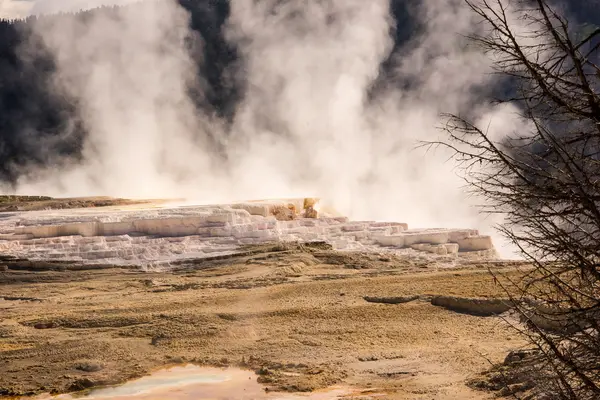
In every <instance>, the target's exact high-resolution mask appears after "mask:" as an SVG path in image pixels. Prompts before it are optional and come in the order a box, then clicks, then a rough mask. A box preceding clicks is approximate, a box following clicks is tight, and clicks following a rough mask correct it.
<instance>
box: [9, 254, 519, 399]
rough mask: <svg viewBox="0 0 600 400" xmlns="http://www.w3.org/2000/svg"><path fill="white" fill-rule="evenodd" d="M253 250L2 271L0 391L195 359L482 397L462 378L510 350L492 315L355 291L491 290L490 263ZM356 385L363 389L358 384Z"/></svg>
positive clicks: (273, 378)
mask: <svg viewBox="0 0 600 400" xmlns="http://www.w3.org/2000/svg"><path fill="white" fill-rule="evenodd" d="M490 266H491V267H492V268H502V269H506V270H507V271H510V270H511V268H514V267H515V264H514V263H491V264H490V263H484V262H479V263H478V262H474V261H463V262H460V263H458V264H457V265H455V266H454V267H453V268H449V267H448V266H444V265H436V264H435V263H431V262H430V261H426V260H425V259H423V260H418V259H413V260H406V259H404V260H403V259H399V258H395V257H393V256H378V255H373V254H371V255H368V254H365V255H352V254H347V253H337V252H335V251H332V250H329V249H328V248H327V246H324V245H323V246H311V247H305V246H298V245H285V246H282V245H265V246H262V247H253V248H250V249H249V251H248V252H245V253H243V254H241V255H238V256H231V257H226V258H222V259H218V260H208V261H206V260H205V261H201V260H197V261H193V262H190V263H187V264H185V265H180V266H178V267H177V268H178V269H177V270H176V271H173V272H156V271H155V272H142V271H138V270H134V269H121V268H108V267H106V266H104V267H102V268H99V269H93V270H76V269H75V267H71V266H68V265H67V266H61V267H58V268H57V267H53V266H45V267H42V268H37V270H36V271H33V270H30V269H28V268H21V269H18V266H17V265H8V267H5V268H0V394H4V395H17V396H18V395H24V394H35V393H42V392H55V393H56V392H65V391H73V390H78V389H83V388H86V387H90V386H98V385H105V384H110V383H117V382H123V381H125V380H127V379H131V378H134V377H139V376H143V375H145V374H148V373H149V372H151V371H153V370H156V369H158V368H160V367H164V366H166V365H172V364H178V363H184V362H194V363H198V364H207V365H241V366H246V367H248V368H251V369H254V370H257V371H258V370H261V369H262V370H261V371H260V372H261V375H259V379H260V381H261V382H262V383H264V384H265V385H266V386H268V387H270V388H272V389H275V390H287V391H308V390H314V389H319V388H324V387H327V386H330V385H332V384H337V383H343V384H349V385H354V386H357V387H361V388H364V389H365V390H367V391H368V389H371V390H373V391H375V392H377V393H382V394H384V397H383V398H389V399H421V398H422V399H434V398H435V399H485V398H491V397H492V396H491V395H490V394H488V393H485V392H478V391H473V390H471V389H469V388H468V387H467V386H466V385H465V380H466V379H467V378H469V377H470V376H474V375H475V374H478V373H480V372H482V371H484V370H486V369H488V368H489V366H490V364H489V362H490V361H492V362H497V361H501V360H502V359H503V358H504V356H505V355H506V353H507V352H508V351H509V350H511V349H514V348H518V347H520V345H521V342H520V341H519V340H518V339H516V337H515V335H514V333H513V332H511V331H510V330H509V329H508V328H507V327H506V325H505V323H504V322H503V321H502V319H500V318H499V317H480V316H474V315H469V314H465V313H459V312H456V311H452V310H447V309H444V308H442V307H437V306H433V305H432V304H431V302H430V301H428V300H426V299H424V298H421V299H417V300H414V301H410V302H406V303H402V304H382V303H377V302H367V301H365V299H364V297H365V296H372V297H381V298H386V297H398V296H412V295H450V296H459V297H488V298H493V297H501V296H502V292H501V289H500V287H498V286H497V285H496V284H495V283H494V280H493V279H492V278H491V276H490V275H489V274H488V272H487V268H488V267H490ZM365 394H367V392H365Z"/></svg>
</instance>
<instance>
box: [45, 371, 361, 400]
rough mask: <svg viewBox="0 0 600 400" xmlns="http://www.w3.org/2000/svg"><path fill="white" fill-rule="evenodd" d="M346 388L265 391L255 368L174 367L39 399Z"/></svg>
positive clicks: (214, 399) (196, 396) (294, 398)
mask: <svg viewBox="0 0 600 400" xmlns="http://www.w3.org/2000/svg"><path fill="white" fill-rule="evenodd" d="M349 393H350V391H349V390H347V389H344V388H332V389H330V390H327V391H323V392H316V393H310V394H287V393H269V392H265V390H264V386H262V385H260V384H259V383H257V382H256V375H255V374H254V372H252V371H246V370H242V369H237V368H227V369H220V368H206V367H198V366H195V365H187V366H182V367H173V368H169V369H165V370H161V371H158V372H156V373H154V374H152V375H149V376H146V377H144V378H140V379H137V380H134V381H130V382H127V383H125V384H123V385H120V386H114V387H107V388H100V389H94V390H92V391H90V392H88V393H87V394H81V395H68V394H66V395H60V396H55V397H51V396H39V397H36V399H38V400H42V399H52V400H72V399H81V400H96V399H98V400H100V399H112V400H126V399H132V400H133V399H135V400H164V399H172V400H209V399H210V400H226V399H227V400H233V399H235V400H250V399H252V400H255V399H256V400H262V399H265V400H267V399H268V400H306V399H311V400H329V399H337V398H338V397H339V396H343V395H347V394H349Z"/></svg>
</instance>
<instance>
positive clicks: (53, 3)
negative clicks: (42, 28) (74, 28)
mask: <svg viewBox="0 0 600 400" xmlns="http://www.w3.org/2000/svg"><path fill="white" fill-rule="evenodd" d="M132 1H134V0H0V18H6V19H13V18H22V17H26V16H28V15H31V14H46V13H55V12H59V11H79V10H82V9H87V8H94V7H98V6H101V5H106V4H125V3H131V2H132Z"/></svg>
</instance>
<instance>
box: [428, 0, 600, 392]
mask: <svg viewBox="0 0 600 400" xmlns="http://www.w3.org/2000/svg"><path fill="white" fill-rule="evenodd" d="M465 1H466V3H467V5H468V6H469V7H470V8H471V9H472V10H473V12H475V13H476V14H477V15H478V16H479V17H481V19H482V23H484V24H485V26H486V28H487V29H486V33H485V34H482V35H479V36H475V37H473V38H472V40H473V41H474V43H475V44H476V45H478V46H481V47H482V49H483V50H484V51H486V52H487V53H488V54H489V55H490V56H491V57H492V59H493V60H494V64H495V67H496V70H497V73H500V74H502V75H504V76H505V77H507V81H508V82H509V83H510V84H511V85H514V86H513V87H515V91H514V92H513V93H514V95H513V96H511V97H510V98H508V99H504V101H509V102H512V103H514V104H516V105H517V106H518V108H519V110H521V112H522V117H523V118H524V119H525V120H526V121H528V123H529V126H530V128H528V129H526V130H525V131H522V132H514V133H513V134H512V135H511V136H510V137H508V138H504V139H503V140H501V141H499V142H498V141H495V140H493V138H492V137H491V136H490V135H489V134H488V132H487V130H486V127H485V126H483V127H482V126H476V124H475V123H472V122H469V121H468V120H466V119H465V118H462V117H461V116H458V115H447V117H448V118H447V124H446V125H445V126H444V130H445V132H447V139H445V140H443V141H441V142H434V143H429V144H430V145H439V146H445V147H448V148H450V149H452V150H453V152H454V155H455V158H456V159H457V160H458V161H459V163H460V165H461V167H462V168H463V171H464V172H465V179H467V181H468V184H469V186H470V187H471V188H472V189H473V191H474V192H475V193H477V194H478V195H481V196H483V197H484V198H485V200H486V201H485V205H484V206H483V207H484V211H485V212H489V213H502V214H504V215H505V223H504V224H502V225H501V226H500V227H499V229H500V230H501V232H502V233H503V234H504V235H505V236H506V237H508V238H509V239H510V240H511V241H512V242H514V243H515V244H516V245H517V246H518V248H519V249H520V251H521V252H522V254H523V255H524V256H525V257H526V258H527V259H528V260H530V261H531V263H532V265H533V266H534V268H533V269H531V270H528V271H526V272H524V274H523V275H522V277H521V278H519V279H518V280H517V279H509V278H508V277H504V280H503V282H504V283H503V284H504V285H505V286H504V288H505V289H506V292H507V294H508V296H510V298H511V300H512V302H513V303H514V304H515V306H516V309H517V310H518V313H519V314H520V316H521V319H522V321H523V324H520V325H519V329H520V330H521V332H522V333H523V334H524V335H525V336H526V337H527V338H528V340H529V341H530V342H531V343H532V344H533V345H534V346H535V347H536V348H537V353H538V355H539V357H538V358H537V360H538V362H537V363H536V366H535V368H533V369H532V370H531V371H530V372H531V374H532V375H531V378H532V380H535V383H536V384H537V385H536V389H534V396H535V397H540V398H546V399H550V398H560V399H600V67H599V65H598V61H599V60H600V28H592V29H590V28H589V27H587V28H586V30H585V31H582V30H581V29H579V26H576V25H575V24H572V23H571V24H570V23H569V21H568V20H567V18H565V17H564V15H561V13H560V10H559V9H557V8H553V7H552V6H551V5H550V3H549V2H547V1H544V0H530V1H515V0H513V1H509V0H465ZM515 22H517V23H515Z"/></svg>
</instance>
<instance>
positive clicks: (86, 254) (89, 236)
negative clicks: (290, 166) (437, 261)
mask: <svg viewBox="0 0 600 400" xmlns="http://www.w3.org/2000/svg"><path fill="white" fill-rule="evenodd" d="M302 203H303V199H298V200H285V201H283V200H282V201H264V202H247V203H236V204H225V205H211V206H179V207H163V208H160V207H147V208H145V209H140V208H139V207H137V208H136V207H135V206H123V207H105V208H91V209H89V208H88V209H74V210H52V211H30V212H12V213H3V214H0V254H3V255H9V256H14V257H19V258H27V259H29V260H42V259H43V260H72V261H78V262H81V263H84V264H94V263H102V264H104V263H114V264H134V265H147V264H149V263H169V262H171V261H176V260H181V259H186V258H203V257H211V256H216V255H224V254H230V253H233V252H235V251H236V250H237V249H238V248H239V247H240V246H241V245H247V244H255V243H265V242H273V241H300V242H310V241H325V242H328V243H330V244H331V245H332V246H333V247H334V248H335V249H338V250H345V251H375V252H396V253H400V254H405V253H406V252H407V251H408V252H411V251H412V252H415V251H416V252H424V253H425V254H428V255H436V256H445V257H448V256H456V255H457V254H458V253H459V252H482V253H485V252H487V253H489V254H492V253H493V244H492V240H491V238H490V237H489V236H482V235H479V233H478V232H477V231H476V230H473V229H411V230H409V229H408V227H407V225H406V224H403V223H397V222H374V221H349V220H348V219H347V218H345V217H339V216H327V215H323V216H320V217H319V218H303V217H302V214H301V213H300V214H299V215H298V216H297V217H296V218H295V219H293V220H286V221H282V220H278V219H277V218H276V217H275V216H274V215H273V214H274V209H275V208H276V207H279V208H281V207H289V206H290V205H293V207H294V209H295V210H302Z"/></svg>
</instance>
